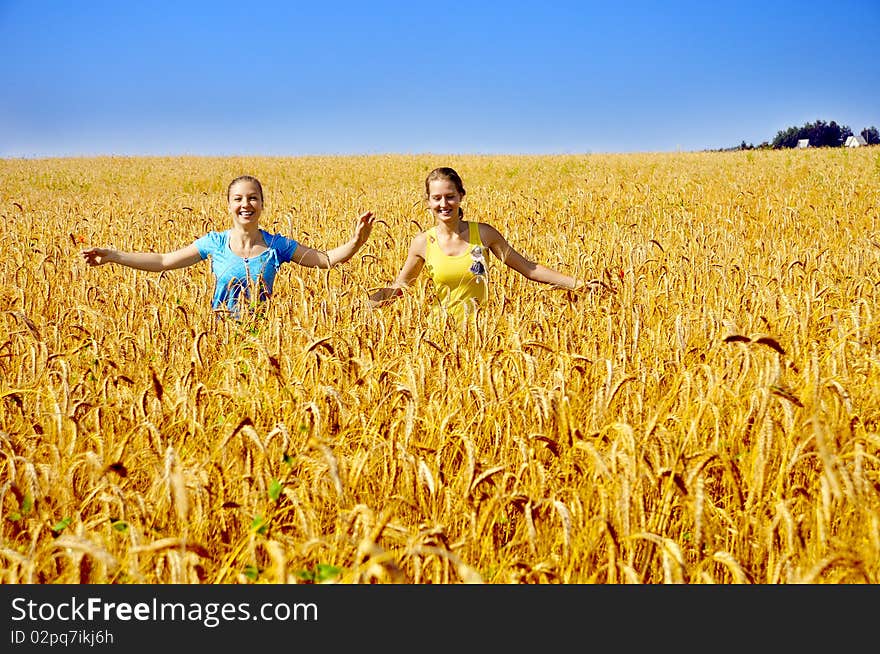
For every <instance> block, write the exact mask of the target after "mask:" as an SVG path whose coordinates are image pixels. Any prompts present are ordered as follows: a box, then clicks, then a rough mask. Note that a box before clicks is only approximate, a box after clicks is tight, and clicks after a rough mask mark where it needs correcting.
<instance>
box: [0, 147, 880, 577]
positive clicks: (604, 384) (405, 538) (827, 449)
mask: <svg viewBox="0 0 880 654" xmlns="http://www.w3.org/2000/svg"><path fill="white" fill-rule="evenodd" d="M437 165H451V166H454V167H455V168H456V169H458V170H459V171H460V172H461V173H462V175H463V177H464V179H465V183H466V186H467V191H468V194H467V200H466V210H467V212H468V216H473V217H475V218H478V219H482V220H485V221H487V222H490V223H492V224H493V225H495V226H496V227H498V228H499V229H500V230H501V231H502V232H503V233H504V234H505V235H506V236H507V237H508V240H509V241H510V242H511V244H512V245H513V246H514V247H516V248H517V249H519V250H520V251H521V252H522V253H523V254H525V255H526V256H527V257H530V258H533V259H535V260H538V261H542V262H546V263H548V264H549V265H551V266H554V267H556V268H558V269H560V270H563V271H565V272H567V273H570V274H574V275H577V276H579V277H581V278H596V279H599V280H601V282H602V283H603V284H604V288H605V292H603V293H595V294H592V295H575V294H572V293H568V292H565V291H560V290H555V289H550V288H547V287H542V286H539V285H536V284H533V283H531V282H528V281H527V280H525V279H524V278H522V277H520V276H518V275H517V274H516V273H514V272H513V271H511V270H509V269H507V268H505V267H504V266H503V265H499V263H498V262H497V261H495V262H494V264H493V265H492V267H491V269H490V276H491V278H492V280H493V281H492V286H491V287H490V288H491V294H490V300H491V304H490V305H489V306H488V307H487V309H486V310H485V311H484V312H483V313H482V314H481V315H480V316H479V318H478V321H477V323H476V326H475V327H474V329H472V330H471V331H470V332H469V333H464V332H462V331H461V330H458V329H455V328H449V327H448V326H444V325H439V324H438V323H437V322H436V321H435V320H434V319H433V317H432V315H431V312H430V310H429V308H428V305H429V303H430V300H431V290H430V285H429V284H428V283H427V281H426V280H424V279H423V280H422V281H421V283H420V284H419V285H418V286H417V287H415V288H414V289H412V290H411V292H408V293H407V294H405V296H404V297H403V298H401V299H400V300H398V301H397V302H396V303H394V304H392V305H388V306H386V307H382V308H380V309H377V310H371V309H369V308H368V306H367V302H366V298H367V295H368V293H369V291H370V290H371V289H374V288H376V287H377V286H382V285H384V284H386V283H387V282H389V281H390V280H391V279H393V277H394V276H395V274H396V272H397V270H398V268H399V266H400V265H401V264H402V262H403V260H404V258H405V255H406V249H407V246H408V243H409V239H410V238H411V237H412V236H413V235H414V234H415V233H416V232H417V231H418V230H420V229H424V228H426V227H428V226H429V225H430V224H431V216H430V214H429V213H428V212H427V211H426V210H425V208H424V204H423V202H422V191H423V180H424V177H425V175H426V173H427V172H428V171H429V170H430V169H431V168H433V167H435V166H437ZM0 171H2V178H3V184H2V202H0V207H2V212H3V221H2V226H0V244H2V245H0V248H2V255H3V256H2V258H0V281H2V284H0V325H2V332H0V334H2V336H0V410H2V418H0V559H2V560H3V569H4V573H3V577H2V579H3V582H4V583H56V582H72V583H169V582H170V583H260V582H264V583H302V582H307V583H326V582H331V583H645V584H661V583H698V584H702V583H758V584H760V583H773V584H776V583H783V584H789V583H878V582H880V432H878V425H880V353H878V344H880V323H878V318H877V315H876V314H877V313H878V311H877V307H878V306H880V304H878V300H880V272H878V271H880V265H878V264H880V184H878V178H880V152H878V150H877V149H876V148H870V147H868V148H860V149H858V150H854V151H850V150H848V149H842V148H841V149H837V150H823V149H815V150H810V151H784V152H783V151H773V152H765V151H753V152H731V153H678V154H639V155H635V154H634V155H589V156H543V157H541V156H534V157H526V156H519V157H514V156H452V157H444V158H442V160H439V159H438V158H436V157H430V156H369V157H367V156H365V157H303V158H230V159H212V158H123V157H108V158H98V159H83V160H79V159H41V160H3V161H0ZM243 173H247V174H253V175H256V176H257V177H259V178H260V179H261V181H262V182H263V185H264V187H265V189H266V212H265V214H264V222H265V227H266V229H269V230H270V231H280V232H282V233H285V234H287V235H289V236H292V237H294V238H297V239H299V240H300V241H301V242H303V243H306V244H308V245H310V246H314V247H318V248H327V247H332V246H333V245H335V244H337V243H339V242H341V241H342V240H344V239H346V238H347V237H348V235H349V232H350V224H351V221H352V219H353V218H354V217H355V216H356V215H358V214H359V213H360V212H362V211H364V210H367V209H370V210H373V211H374V212H375V213H376V215H377V217H378V222H377V224H376V227H375V229H374V232H373V237H372V239H371V240H370V241H369V242H368V243H367V244H366V245H365V246H364V248H363V249H362V250H361V252H360V253H359V254H358V255H357V256H356V257H355V258H354V259H353V260H352V261H351V262H349V263H347V264H345V265H343V266H340V267H338V268H334V269H331V270H328V271H316V270H310V269H304V268H298V267H296V266H292V265H291V266H287V267H285V268H283V269H282V272H281V274H280V275H279V278H278V280H277V282H276V285H275V296H274V297H273V298H272V301H271V303H270V305H269V307H268V311H267V315H266V316H265V318H264V319H263V320H262V321H260V322H256V323H253V324H250V323H242V324H236V323H233V322H217V321H216V320H215V319H214V318H213V316H212V315H211V312H210V310H209V304H210V302H209V296H210V289H211V284H212V280H211V277H210V271H209V269H208V266H207V265H206V264H200V265H197V266H195V267H193V268H190V269H187V270H182V271H171V272H165V273H161V274H150V273H143V272H139V271H134V270H131V269H125V268H121V267H113V266H105V267H101V268H95V269H92V268H88V267H86V266H85V265H84V264H83V263H82V261H81V259H80V257H79V254H78V253H79V250H80V249H82V248H84V247H86V245H104V244H112V245H114V246H116V247H118V248H122V249H131V250H155V251H167V250H171V249H174V248H177V247H180V246H182V245H185V244H187V243H190V242H192V240H194V239H195V238H197V237H198V236H200V235H202V234H203V233H205V232H206V231H207V230H211V229H218V230H219V229H225V228H226V226H227V217H226V212H225V203H224V198H223V195H224V192H225V185H226V184H227V183H228V181H229V180H230V179H232V178H233V177H235V176H237V175H239V174H243Z"/></svg>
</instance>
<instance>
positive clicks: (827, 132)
mask: <svg viewBox="0 0 880 654" xmlns="http://www.w3.org/2000/svg"><path fill="white" fill-rule="evenodd" d="M859 134H860V136H861V137H862V138H863V139H865V143H866V144H867V145H878V144H880V131H878V130H877V128H876V127H873V126H871V127H866V128H865V129H863V130H862V131H861V132H859ZM850 136H853V131H852V130H851V129H850V128H849V127H847V126H846V125H838V124H837V123H836V122H835V121H833V120H832V121H831V122H830V123H826V122H825V121H824V120H817V121H816V122H815V123H806V124H804V125H802V126H801V127H789V128H788V129H782V130H779V131H778V132H777V133H776V137H775V138H774V139H773V140H772V141H764V142H763V143H761V144H760V145H752V144H751V143H746V142H745V141H743V142H742V143H740V144H739V146H738V147H734V148H728V149H730V150H756V149H761V150H779V149H782V148H796V147H797V144H798V141H800V140H801V139H808V140H809V141H810V147H813V148H837V147H840V146H842V145H843V144H844V143H846V139H847V138H849V137H850Z"/></svg>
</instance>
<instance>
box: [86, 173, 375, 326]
mask: <svg viewBox="0 0 880 654" xmlns="http://www.w3.org/2000/svg"><path fill="white" fill-rule="evenodd" d="M226 199H227V202H228V204H229V213H230V215H231V216H232V228H231V229H227V230H226V231H224V232H209V233H208V234H206V235H205V236H202V237H201V238H199V239H197V240H196V241H195V242H194V243H192V244H191V245H187V246H186V247H183V248H180V249H179V250H175V251H174V252H166V253H164V254H160V253H156V252H120V251H119V250H113V249H110V248H96V247H93V248H89V249H87V250H83V252H82V255H83V258H84V259H85V261H86V263H87V264H89V265H90V266H101V265H103V264H105V263H117V264H120V265H123V266H128V267H129V268H136V269H138V270H147V271H150V272H160V271H162V270H175V269H177V268H186V267H187V266H192V265H193V264H195V263H198V262H199V261H202V260H203V259H206V258H208V257H209V256H210V257H211V271H212V272H213V273H214V276H215V278H216V284H215V287H214V297H213V298H212V300H211V307H212V308H213V309H214V311H217V312H218V313H228V314H231V315H233V316H235V317H239V316H240V315H241V309H242V308H243V307H245V306H247V304H248V303H252V305H256V304H257V303H259V302H263V301H265V300H268V299H269V297H270V296H271V295H272V286H273V284H274V283H275V275H276V274H277V272H278V269H279V268H280V267H281V264H284V263H287V262H288V261H292V262H293V263H297V264H299V265H301V266H306V267H308V268H332V267H333V266H335V265H336V264H339V263H344V262H345V261H348V260H349V259H351V258H352V257H353V256H354V255H355V253H356V252H357V251H358V250H359V249H360V248H361V246H362V245H363V244H364V243H365V242H366V241H367V239H368V238H369V237H370V232H372V230H373V220H374V216H373V213H372V212H371V211H367V212H365V213H363V214H361V215H360V216H359V217H358V219H357V222H356V224H355V229H354V235H353V236H352V237H351V239H350V240H349V241H348V242H346V243H343V244H342V245H339V246H337V247H335V248H333V249H332V250H328V251H327V252H323V251H321V250H315V249H313V248H310V247H306V246H305V245H302V244H301V243H297V242H296V241H295V240H293V239H290V238H287V237H285V236H282V235H280V234H270V233H268V232H266V231H264V230H262V229H260V214H262V212H263V187H262V185H261V184H260V182H259V180H258V179H257V178H256V177H251V176H250V175H243V176H241V177H236V178H235V179H234V180H232V181H231V182H230V183H229V187H228V189H227V191H226Z"/></svg>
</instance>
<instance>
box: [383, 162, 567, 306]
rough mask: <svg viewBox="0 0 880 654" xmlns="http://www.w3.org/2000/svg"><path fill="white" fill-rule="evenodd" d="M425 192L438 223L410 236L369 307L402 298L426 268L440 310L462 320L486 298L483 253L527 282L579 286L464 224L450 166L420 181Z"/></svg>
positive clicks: (483, 226) (476, 225)
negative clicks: (398, 264)
mask: <svg viewBox="0 0 880 654" xmlns="http://www.w3.org/2000/svg"><path fill="white" fill-rule="evenodd" d="M425 192H426V194H427V199H428V207H429V208H430V209H431V212H432V213H433V214H434V218H435V219H436V221H437V224H436V225H434V227H431V228H430V229H427V230H425V231H424V232H421V233H419V234H417V235H416V236H415V237H414V238H413V240H412V243H411V244H410V246H409V253H408V254H407V257H406V261H405V262H404V264H403V268H401V269H400V272H399V273H398V275H397V278H396V279H395V280H394V283H393V284H392V285H391V286H388V287H385V288H382V289H380V290H378V291H376V292H375V293H373V294H371V295H370V300H371V303H372V304H373V305H374V306H376V305H379V304H383V303H385V302H387V301H390V300H393V299H395V298H397V297H399V296H400V295H402V294H403V290H402V289H403V288H405V287H408V286H410V285H411V284H412V283H413V282H415V280H416V279H417V278H418V276H419V274H420V273H421V272H422V268H425V269H427V271H428V274H429V275H431V279H432V280H433V282H434V288H435V292H436V295H437V298H438V300H439V302H440V305H439V306H440V307H441V310H442V309H445V310H446V311H447V312H448V313H449V314H451V315H452V316H454V317H456V318H459V319H461V318H463V317H464V316H466V315H468V314H470V313H471V312H472V311H473V309H475V308H476V307H478V306H479V305H482V304H485V302H486V300H487V299H488V297H489V289H488V278H487V272H488V270H487V265H486V251H487V250H488V251H489V252H491V253H492V254H494V255H495V256H496V257H498V259H500V260H501V261H502V262H503V263H504V264H506V265H507V266H508V267H510V268H513V269H514V270H515V271H517V272H518V273H520V274H521V275H523V276H524V277H526V278H527V279H530V280H532V281H535V282H540V283H543V284H553V285H556V286H560V287H563V288H569V289H574V288H578V287H580V286H581V285H582V284H581V282H580V281H578V280H577V279H575V278H574V277H570V276H568V275H564V274H563V273H560V272H557V271H556V270H553V269H552V268H548V267H547V266H544V265H541V264H540V263H534V262H532V261H529V260H528V259H526V258H525V257H524V256H523V255H521V254H520V253H519V252H517V251H516V250H514V249H513V248H512V247H511V246H510V245H509V244H508V242H507V240H506V239H505V238H504V237H503V236H502V235H501V234H500V233H499V232H498V230H497V229H495V228H494V227H492V225H489V224H487V223H480V222H474V221H466V220H464V211H463V210H462V208H461V203H462V200H464V196H465V190H464V183H463V182H462V180H461V177H460V176H459V174H458V173H457V172H455V170H453V169H452V168H445V167H443V168H435V169H434V170H432V171H431V172H430V173H429V174H428V177H427V178H426V179H425Z"/></svg>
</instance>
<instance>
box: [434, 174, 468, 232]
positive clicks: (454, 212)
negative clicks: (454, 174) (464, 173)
mask: <svg viewBox="0 0 880 654" xmlns="http://www.w3.org/2000/svg"><path fill="white" fill-rule="evenodd" d="M463 199H464V196H463V195H462V194H461V193H460V192H459V190H458V187H457V186H456V185H455V183H454V182H453V181H452V180H450V179H432V180H431V181H430V182H428V207H429V208H430V209H431V212H432V213H433V214H434V218H435V219H437V220H438V221H440V222H450V221H456V220H458V219H459V210H460V208H461V201H462V200H463Z"/></svg>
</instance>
